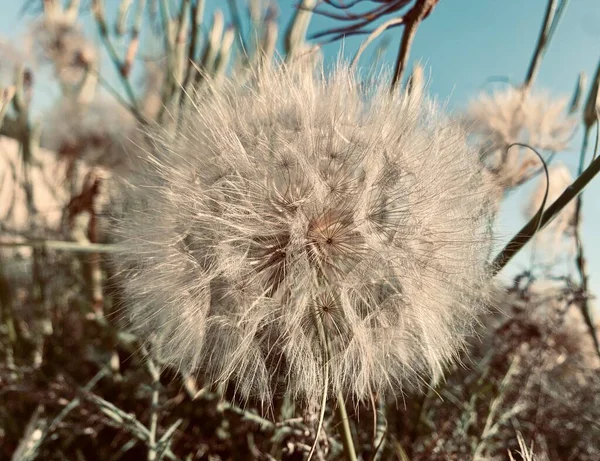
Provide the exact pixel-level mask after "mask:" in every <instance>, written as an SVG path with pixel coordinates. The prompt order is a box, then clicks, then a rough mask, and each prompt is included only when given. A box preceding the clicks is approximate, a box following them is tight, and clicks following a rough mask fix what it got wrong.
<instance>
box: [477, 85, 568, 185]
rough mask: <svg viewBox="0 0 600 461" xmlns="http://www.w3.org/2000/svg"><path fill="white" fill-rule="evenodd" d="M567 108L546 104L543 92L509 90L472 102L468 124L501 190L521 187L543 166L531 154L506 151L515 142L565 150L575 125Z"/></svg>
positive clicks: (563, 101)
mask: <svg viewBox="0 0 600 461" xmlns="http://www.w3.org/2000/svg"><path fill="white" fill-rule="evenodd" d="M567 104H568V101H567V100H566V99H565V98H560V99H551V98H550V96H549V95H548V94H546V93H544V92H541V93H535V92H534V93H532V92H530V91H524V90H523V89H521V88H514V87H508V88H507V89H506V90H504V91H497V92H494V93H492V94H487V93H482V94H480V95H479V96H478V97H477V98H476V99H475V100H474V101H472V102H471V104H470V106H469V108H468V110H467V121H468V124H469V125H470V126H471V128H472V132H473V134H474V135H475V137H476V138H477V140H478V143H479V144H480V145H481V146H482V156H483V158H484V160H485V162H486V164H488V166H489V168H490V169H491V170H492V171H494V172H495V173H496V180H497V181H498V182H499V184H500V185H501V186H502V187H505V188H506V187H514V186H515V185H518V184H520V183H522V182H523V181H524V180H525V179H526V178H528V177H530V175H531V173H532V171H535V170H537V169H539V168H541V166H542V165H541V162H540V159H539V158H538V157H537V155H535V153H534V152H532V151H531V149H524V148H517V147H513V148H511V149H510V150H508V151H507V148H508V146H510V145H511V144H513V143H517V142H518V143H523V144H527V145H529V146H531V147H532V148H534V149H537V150H547V151H552V152H559V151H562V150H564V149H566V148H567V147H568V145H569V141H570V138H571V136H572V135H573V132H574V130H575V126H576V124H577V120H576V119H575V118H574V117H572V116H569V115H567V111H566V108H567Z"/></svg>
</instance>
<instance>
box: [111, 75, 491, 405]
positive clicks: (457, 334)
mask: <svg viewBox="0 0 600 461" xmlns="http://www.w3.org/2000/svg"><path fill="white" fill-rule="evenodd" d="M321 72H322V69H321ZM180 127H181V131H180V132H179V134H172V133H170V132H167V131H166V130H161V129H160V128H156V129H153V130H151V132H150V133H149V136H150V137H151V138H152V139H153V142H154V145H153V147H152V149H151V152H149V153H148V155H147V157H146V159H145V162H144V164H143V166H142V167H141V168H140V170H139V171H137V172H136V173H135V174H134V176H133V178H132V179H131V180H130V182H129V183H127V184H125V185H124V187H123V196H124V197H126V201H127V203H126V204H125V205H124V207H125V209H126V210H128V211H127V212H126V213H125V216H124V219H123V221H122V222H121V223H120V225H119V227H120V229H119V233H120V238H121V240H122V241H123V243H124V245H125V246H126V248H127V250H126V251H125V252H124V253H123V254H121V255H119V259H120V260H121V261H122V264H123V275H124V277H123V280H124V282H123V283H124V289H125V292H126V298H127V299H128V312H129V314H130V317H131V321H132V325H133V327H135V328H137V330H138V331H139V332H140V333H141V334H142V335H145V337H150V333H152V337H153V338H154V340H153V341H154V344H155V347H156V348H157V350H159V351H160V356H161V358H162V360H163V361H164V363H166V364H170V365H174V366H176V367H179V368H182V369H185V370H186V371H191V372H196V373H198V374H199V375H200V376H202V377H204V378H205V379H206V380H208V381H210V382H211V383H215V382H223V383H225V382H230V381H231V382H233V383H234V384H235V386H236V390H238V391H239V393H240V395H245V396H251V397H258V398H260V399H263V400H264V401H269V399H270V398H271V396H273V394H276V393H280V392H285V391H288V392H290V393H291V394H292V395H294V396H296V397H299V398H302V399H305V400H306V401H308V402H312V403H314V402H316V401H318V399H319V396H320V395H321V393H322V392H323V386H324V361H325V360H328V362H329V374H330V376H329V382H330V388H329V389H328V391H329V392H337V391H338V390H340V391H342V392H343V393H344V394H345V395H347V396H349V397H352V398H355V399H363V398H366V397H367V396H368V395H369V393H370V392H386V391H400V390H402V389H403V387H404V386H406V385H409V384H418V383H419V382H421V381H423V380H427V381H428V380H429V379H430V377H431V376H432V375H434V376H437V377H439V376H440V375H441V373H442V372H443V370H444V367H445V366H446V365H447V364H448V362H450V361H452V360H454V359H455V358H456V356H457V353H458V351H459V350H460V349H461V348H462V346H463V345H464V343H465V337H466V336H467V335H468V334H469V333H470V332H471V326H472V324H473V322H474V320H475V318H476V316H477V315H478V314H479V313H480V312H481V311H482V310H483V309H485V305H486V291H487V290H486V287H487V283H488V272H487V260H488V256H489V250H490V236H489V220H490V213H489V209H490V207H489V204H488V202H489V194H488V193H489V190H490V185H489V181H487V180H486V179H485V178H486V176H484V175H483V174H482V173H483V172H482V171H481V166H480V164H479V162H478V157H477V153H476V152H475V151H474V150H473V149H471V148H470V147H469V146H468V144H467V141H466V133H465V132H464V130H463V128H462V127H461V125H460V124H458V123H455V122H453V121H451V120H449V119H447V118H446V117H444V116H443V115H442V114H441V112H440V111H439V110H438V109H437V108H436V106H435V104H433V103H432V102H430V101H427V100H426V99H424V98H423V97H422V96H419V99H418V100H416V99H411V98H410V96H407V95H406V94H398V95H393V96H390V94H389V90H388V89H387V88H386V87H384V86H382V85H381V84H378V83H375V84H374V86H373V89H371V90H369V94H365V93H364V92H363V91H362V90H361V89H360V85H359V84H358V82H357V81H356V79H355V77H354V76H353V74H352V72H351V71H350V70H349V69H348V68H347V67H346V66H344V65H339V66H338V68H337V69H336V70H335V71H334V72H333V73H332V74H331V75H330V76H329V77H327V78H325V77H323V76H322V75H321V76H318V75H315V74H313V73H312V72H309V71H307V69H306V66H304V67H303V68H295V67H294V66H293V65H292V66H288V67H280V68H270V67H267V66H264V68H262V69H261V70H259V71H257V72H256V74H255V75H254V77H253V78H252V79H251V80H249V81H248V82H247V83H245V84H239V83H236V81H230V82H226V83H224V84H223V86H221V87H219V90H218V91H216V92H215V93H214V94H212V95H211V96H210V97H207V98H202V99H201V100H199V101H195V107H194V108H193V109H190V110H189V111H188V112H185V113H184V115H183V116H182V117H181V124H180ZM320 328H322V329H323V331H324V336H325V339H326V342H327V344H328V348H329V351H328V353H327V354H326V353H325V352H324V350H325V345H324V344H323V340H322V337H321V336H320V335H319V334H318V331H319V329H320Z"/></svg>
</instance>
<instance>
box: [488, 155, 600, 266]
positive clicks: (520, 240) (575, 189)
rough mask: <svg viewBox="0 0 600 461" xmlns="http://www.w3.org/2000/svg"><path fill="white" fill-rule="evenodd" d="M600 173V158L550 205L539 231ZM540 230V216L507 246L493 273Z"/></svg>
mask: <svg viewBox="0 0 600 461" xmlns="http://www.w3.org/2000/svg"><path fill="white" fill-rule="evenodd" d="M598 172H600V157H599V158H596V159H594V160H593V161H592V162H591V163H590V165H589V166H588V167H587V168H586V169H585V170H583V172H582V173H581V174H580V175H579V176H578V177H577V179H575V181H574V182H573V184H571V185H570V186H569V187H567V189H566V190H565V191H564V192H563V193H562V194H561V195H560V196H559V197H558V198H557V199H556V200H555V201H554V203H552V205H550V206H549V207H548V208H547V209H546V211H545V212H544V213H543V214H542V218H541V219H539V229H540V230H541V229H543V228H544V227H545V226H546V225H547V224H548V223H549V222H550V221H552V220H553V219H554V218H555V217H556V215H557V214H558V213H560V212H561V210H562V209H563V208H564V207H565V206H567V205H568V204H569V203H570V202H571V200H573V199H574V198H576V197H577V196H578V195H579V194H580V193H581V192H583V190H584V189H585V187H586V186H587V185H588V184H589V183H590V181H591V180H592V179H594V178H595V177H596V175H597V174H598ZM537 230H538V216H537V215H536V216H534V217H533V218H531V219H530V220H529V221H528V222H527V224H525V225H524V226H523V227H522V228H521V230H520V231H519V232H517V234H516V235H515V236H514V237H513V238H512V239H511V240H510V242H508V243H507V244H506V246H505V247H504V248H503V249H502V251H500V253H499V254H498V256H496V258H495V259H494V261H493V263H492V272H493V274H497V273H498V272H500V270H502V268H504V266H506V264H507V263H508V262H509V261H510V260H511V259H512V257H513V256H514V255H516V254H517V253H518V252H519V251H520V250H521V248H523V247H524V246H525V245H526V244H527V242H529V240H531V238H532V237H533V236H534V234H535V233H536V231H537Z"/></svg>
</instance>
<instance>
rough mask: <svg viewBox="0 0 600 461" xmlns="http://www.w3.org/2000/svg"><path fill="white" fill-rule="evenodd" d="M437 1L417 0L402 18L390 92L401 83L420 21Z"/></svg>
mask: <svg viewBox="0 0 600 461" xmlns="http://www.w3.org/2000/svg"><path fill="white" fill-rule="evenodd" d="M438 1H439V0H417V3H415V5H414V6H413V8H412V9H411V10H410V11H409V12H408V13H406V15H405V16H404V23H405V26H404V30H403V31H402V39H401V41H400V48H399V50H398V57H397V59H396V66H395V69H394V76H393V78H392V86H391V88H390V90H391V91H394V90H395V89H396V87H397V86H398V83H399V82H401V81H402V76H403V74H404V69H405V68H406V62H407V61H408V56H409V53H410V47H411V46H412V43H413V41H414V38H415V35H416V33H417V29H418V28H419V25H420V24H421V21H423V19H425V18H426V17H427V16H428V15H429V14H430V13H431V11H432V10H433V8H434V7H435V5H437V3H438Z"/></svg>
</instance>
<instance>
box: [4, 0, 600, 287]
mask: <svg viewBox="0 0 600 461" xmlns="http://www.w3.org/2000/svg"><path fill="white" fill-rule="evenodd" d="M84 3H85V2H84ZM119 3H120V2H119V0H107V1H106V4H107V13H108V16H109V18H110V17H111V16H112V17H114V12H115V11H116V8H117V6H118V4H119ZM206 3H207V9H206V13H207V18H208V16H209V15H210V14H211V13H212V11H214V9H216V8H222V9H223V10H224V11H225V12H227V2H226V1H225V0H207V2H206ZM295 3H296V0H281V1H279V2H277V4H278V6H279V11H280V16H279V18H280V23H281V24H282V28H283V26H284V25H285V24H287V23H288V21H289V19H290V17H291V15H292V13H293V8H294V4H295ZM546 3H547V2H546V0H502V1H498V0H440V2H439V4H438V6H437V7H436V8H435V10H434V11H433V13H432V14H431V16H430V17H429V18H427V19H426V20H425V21H424V22H423V24H422V25H421V27H420V29H419V31H418V33H417V37H416V40H415V43H414V45H413V48H412V52H411V59H410V62H409V66H408V68H410V67H411V65H412V64H413V63H414V62H415V61H420V62H422V63H424V64H425V65H426V67H427V72H428V75H429V76H430V86H429V91H430V93H431V94H432V95H434V96H436V97H437V98H439V99H440V100H442V101H444V102H446V103H447V105H448V108H449V109H450V110H453V111H459V110H461V108H463V107H465V105H466V104H467V103H468V101H469V99H470V98H471V97H473V96H475V95H476V94H477V92H478V91H480V90H481V88H482V86H483V85H484V84H485V82H486V80H487V79H488V78H490V77H495V76H503V77H507V78H509V79H510V81H511V82H514V83H517V84H518V83H520V82H522V80H523V78H524V76H525V73H526V71H527V66H528V64H529V61H530V59H531V55H532V52H533V49H534V47H535V42H536V38H537V35H538V33H539V28H540V25H541V22H542V19H543V16H544V11H545V8H546ZM238 4H239V5H240V7H241V9H242V11H244V4H245V0H238ZM0 5H1V10H0V11H1V14H0V37H3V38H8V39H9V40H11V41H14V42H15V43H19V42H20V41H21V38H20V37H22V34H23V33H24V32H25V31H26V30H27V23H28V21H30V20H31V18H27V17H25V18H19V16H18V10H19V8H20V6H21V2H20V1H18V0H0ZM332 25H333V23H332V21H331V20H330V19H327V18H323V17H315V18H314V19H313V21H312V22H311V27H310V31H319V30H323V29H325V28H328V27H331V26H332ZM87 26H90V23H89V22H86V27H87ZM93 31H94V33H95V29H93ZM386 36H387V37H389V39H390V46H389V48H388V50H387V52H386V54H385V55H384V59H385V60H387V62H389V63H390V65H393V62H394V58H395V55H396V52H397V47H398V41H399V30H396V31H390V32H387V34H386ZM360 42H361V39H360V38H350V39H348V40H347V42H346V43H345V54H346V55H347V56H349V57H351V56H353V54H354V53H355V51H356V49H357V48H358V46H359V44H360ZM375 48H376V44H372V45H371V47H370V48H369V49H368V51H367V52H366V53H365V55H364V61H365V62H368V61H369V59H370V53H372V52H373V50H375ZM339 49H340V43H336V44H331V45H327V46H325V47H324V49H323V50H324V55H325V59H326V60H333V59H335V58H336V57H337V55H338V52H339ZM599 59H600V1H598V0H572V1H571V2H570V3H569V5H568V7H567V10H566V12H565V14H564V16H563V18H562V21H561V23H560V25H559V28H558V30H557V33H556V34H555V36H554V39H553V41H552V43H551V44H550V47H549V49H548V51H547V54H546V57H545V59H544V61H543V63H542V66H541V68H540V72H539V75H538V77H537V80H536V83H535V88H538V89H547V90H548V91H550V92H551V93H552V94H555V95H567V96H569V97H570V95H571V93H572V91H573V88H574V86H575V82H576V79H577V75H578V73H579V72H580V71H585V72H586V73H587V74H588V76H590V77H591V76H592V75H593V73H594V71H595V68H596V66H597V63H598V60H599ZM106 75H107V77H108V78H109V79H110V78H111V77H110V75H111V71H110V69H109V68H108V67H107V70H106ZM586 90H587V89H586ZM580 144H581V133H579V134H578V136H576V137H575V138H574V140H573V143H572V147H571V149H570V151H568V152H564V153H561V154H560V155H559V156H558V158H559V159H560V160H561V161H563V162H564V163H565V164H567V165H568V166H569V167H570V168H571V171H573V172H574V171H575V168H576V164H577V161H578V157H579V147H580ZM532 187H533V184H529V185H526V186H525V187H523V188H522V190H519V191H517V192H515V193H514V194H512V196H511V197H510V198H509V199H508V200H507V201H506V203H505V205H504V207H503V211H502V213H501V216H500V222H499V235H500V236H501V238H502V237H505V238H506V239H508V238H509V237H510V236H511V235H512V234H513V233H514V232H516V231H517V230H518V229H519V228H520V227H521V226H522V224H523V223H524V219H523V218H522V216H521V212H522V209H523V206H524V201H526V200H527V198H528V195H529V194H530V193H531V189H532ZM584 197H585V199H584V222H583V236H584V240H585V243H586V251H587V257H588V261H589V271H590V274H591V282H592V287H593V288H594V289H595V291H596V292H600V200H598V198H597V197H600V178H599V179H597V180H596V181H595V182H593V183H592V184H591V185H590V186H589V187H588V189H587V190H586V192H585V196H584ZM528 262H529V258H528V257H526V255H520V256H519V257H518V258H516V260H515V261H513V262H512V263H511V267H510V268H508V270H507V271H506V272H507V274H510V273H514V272H516V271H518V270H519V269H522V268H524V267H526V265H527V264H528Z"/></svg>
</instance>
